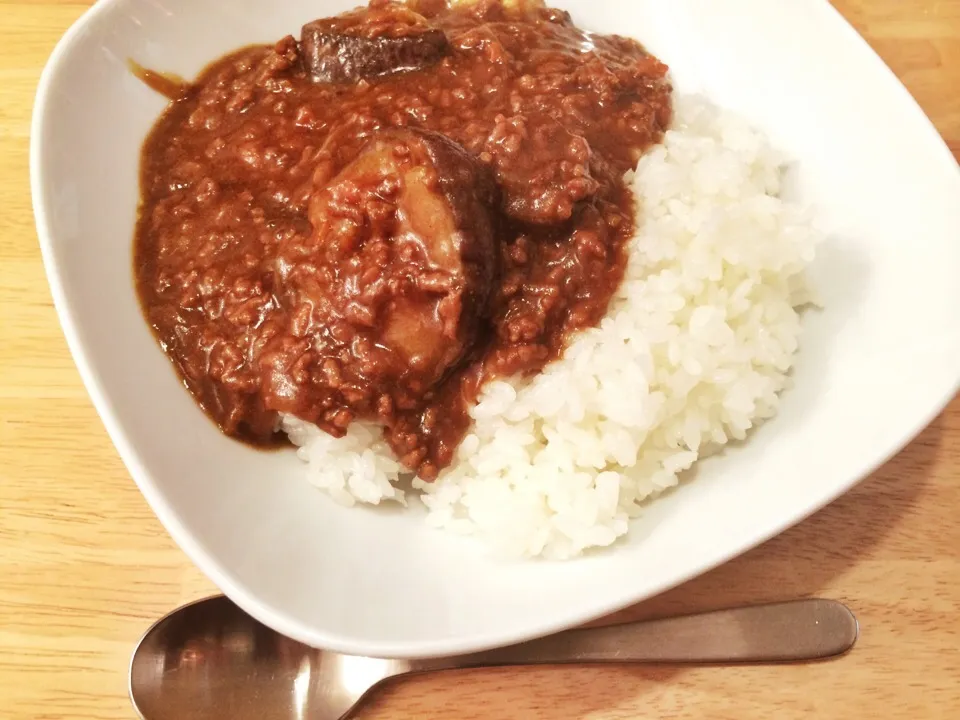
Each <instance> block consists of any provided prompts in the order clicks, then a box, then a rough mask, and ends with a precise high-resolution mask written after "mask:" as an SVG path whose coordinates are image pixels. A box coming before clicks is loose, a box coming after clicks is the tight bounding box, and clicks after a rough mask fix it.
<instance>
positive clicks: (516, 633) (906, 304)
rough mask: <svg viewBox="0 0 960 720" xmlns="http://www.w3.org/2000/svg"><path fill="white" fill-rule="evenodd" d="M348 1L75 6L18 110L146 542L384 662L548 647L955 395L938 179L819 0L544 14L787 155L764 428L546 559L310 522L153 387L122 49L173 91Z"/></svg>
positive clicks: (704, 564)
mask: <svg viewBox="0 0 960 720" xmlns="http://www.w3.org/2000/svg"><path fill="white" fill-rule="evenodd" d="M353 4H356V0H287V1H286V2H282V3H275V2H268V1H267V0H231V2H224V1H223V0H101V2H99V3H98V4H97V5H96V6H95V7H94V8H93V9H92V10H91V11H90V12H89V13H88V14H87V15H86V16H84V18H83V19H82V20H81V21H80V22H79V23H77V25H76V26H75V27H74V28H73V29H71V30H70V32H69V33H68V34H67V35H66V37H65V38H64V39H63V41H62V42H61V43H60V45H59V46H58V47H57V49H56V51H55V52H54V54H53V57H52V58H51V60H50V63H49V65H48V66H47V68H46V71H45V72H44V74H43V78H42V81H41V83H40V89H39V93H38V98H37V104H36V110H35V116H34V126H33V145H32V158H31V160H32V165H31V170H32V179H33V193H34V203H35V210H36V218H37V227H38V231H39V236H40V242H41V245H42V248H43V255H44V260H45V262H46V266H47V272H48V276H49V280H50V285H51V287H52V290H53V295H54V298H55V300H56V306H57V309H58V311H59V313H60V319H61V322H62V324H63V327H64V331H65V333H66V336H67V340H68V341H69V344H70V348H71V350H72V352H73V355H74V357H75V359H76V362H77V365H78V366H79V368H80V372H81V374H82V376H83V379H84V382H85V383H86V386H87V388H88V390H89V392H90V394H91V396H92V398H93V401H94V403H95V404H96V406H97V409H98V410H99V412H100V415H101V417H102V418H103V422H104V424H105V425H106V427H107V429H108V431H109V433H110V436H111V437H112V439H113V441H114V443H115V444H116V446H117V448H118V450H119V451H120V454H121V455H122V457H123V459H124V461H125V462H126V465H127V467H128V468H129V469H130V472H131V474H132V475H133V477H134V478H135V479H136V481H137V483H138V485H139V486H140V488H141V490H142V491H143V493H144V495H145V496H146V498H147V500H148V501H149V502H150V505H151V506H152V507H153V509H154V510H155V511H156V513H157V515H158V516H159V517H160V520H161V521H162V522H163V524H164V525H165V526H166V528H167V529H168V530H169V532H170V534H171V535H172V536H173V537H174V539H175V540H176V541H177V542H178V543H179V544H180V545H181V547H183V549H184V550H185V551H186V552H187V554H188V555H189V556H190V557H191V558H192V559H193V561H194V562H196V563H197V565H199V566H200V567H201V568H202V569H203V570H204V572H206V573H207V574H208V575H209V576H210V577H211V578H212V579H213V581H214V582H215V583H217V585H219V586H220V587H221V588H222V589H223V590H224V591H225V592H226V593H227V594H228V595H229V596H230V597H231V598H233V599H234V600H235V601H236V602H237V603H239V604H240V605H241V606H242V607H243V608H244V609H245V610H247V611H248V612H250V613H251V614H253V615H254V616H256V617H257V618H259V619H260V620H262V621H263V622H265V623H267V624H269V625H271V626H273V627H274V628H276V629H277V630H279V631H281V632H283V633H285V634H287V635H290V636H292V637H294V638H296V639H298V640H301V641H304V642H307V643H310V644H313V645H317V646H324V647H328V648H333V649H336V650H341V651H346V652H353V653H360V654H368V655H392V656H415V655H434V654H446V653H452V652H460V651H469V650H474V649H478V648H483V647H488V646H493V645H498V644H503V643H507V642H512V641H517V640H521V639H525V638H529V637H531V636H535V635H540V634H544V633H548V632H552V631H555V630H558V629H561V628H563V627H565V626H569V625H573V624H575V623H579V622H581V621H585V620H588V619H591V618H593V617H595V616H599V615H602V614H604V613H607V612H610V611H614V610H617V609H619V608H621V607H623V606H625V605H628V604H630V603H633V602H636V601H639V600H642V599H644V598H647V597H649V596H651V595H654V594H656V593H659V592H661V591H663V590H666V589H667V588H670V587H671V586H674V585H677V584H678V583H680V582H682V581H684V580H687V579H689V578H691V577H693V576H695V575H697V574H699V573H702V572H704V571H706V570H708V569H710V568H712V567H714V566H715V565H717V564H719V563H722V562H724V561H726V560H728V559H730V558H732V557H733V556H735V555H737V554H739V553H742V552H744V551H745V550H747V549H748V548H750V547H752V546H754V545H756V544H758V543H760V542H762V541H763V540H765V539H767V538H769V537H771V536H773V535H775V534H777V533H779V532H781V531H782V530H784V529H785V528H787V527H788V526H790V525H792V524H793V523H796V522H797V521H799V520H801V519H802V518H804V517H806V516H807V515H809V514H810V513H812V512H814V511H815V510H817V509H819V508H821V507H822V506H824V505H825V504H827V503H828V502H830V501H831V500H833V499H834V498H836V497H837V496H838V495H840V494H841V493H843V492H845V491H846V490H848V489H849V488H850V487H851V486H852V485H853V484H854V483H856V482H857V481H858V480H859V479H860V478H862V477H864V476H865V475H866V474H867V473H869V472H870V471H871V470H873V469H874V468H875V467H877V466H878V465H879V464H880V463H882V462H884V461H885V460H886V459H887V458H888V457H890V456H891V455H892V454H893V453H895V452H897V451H898V450H899V449H900V448H901V447H902V446H903V445H904V444H906V443H907V442H908V441H909V440H910V439H911V438H913V437H914V435H915V434H916V433H918V432H919V431H920V430H921V428H923V426H924V425H926V424H927V423H928V422H929V421H930V420H931V419H932V418H933V417H934V416H935V415H936V414H937V413H938V412H939V411H940V410H941V409H942V408H943V406H944V405H945V403H946V402H947V401H948V400H949V399H950V398H951V397H952V396H953V395H954V393H955V392H956V389H957V385H958V377H960V324H958V323H957V321H956V319H955V317H954V315H953V314H954V313H955V312H956V309H957V308H958V307H960V284H958V283H957V282H956V275H957V272H958V270H960V173H958V168H957V165H956V163H955V161H954V159H953V158H952V157H951V155H950V153H949V152H948V150H947V149H946V147H945V146H944V144H943V142H942V141H941V139H940V138H939V136H938V135H937V133H936V131H935V130H934V129H933V127H932V126H931V125H930V123H929V122H928V121H927V120H926V118H925V117H924V116H923V114H922V112H921V111H920V110H919V108H918V107H917V106H916V104H915V103H914V102H913V100H912V99H911V98H910V96H909V95H908V94H907V92H906V91H905V90H904V88H903V87H902V86H901V85H900V84H899V83H898V82H897V80H896V79H895V78H894V76H893V75H892V74H891V73H890V72H889V71H888V70H887V68H885V67H884V65H883V64H882V63H881V62H880V60H879V59H878V58H877V57H876V56H875V55H873V53H871V52H870V50H869V49H868V47H867V46H866V45H865V44H864V43H863V42H862V40H861V39H860V38H859V37H858V36H857V35H856V33H855V32H854V31H853V30H852V29H851V28H850V27H849V26H848V25H847V24H846V23H844V22H843V20H842V19H841V18H840V17H839V16H838V15H837V14H836V12H835V11H834V10H833V9H832V8H831V7H830V5H828V4H827V2H825V0H779V1H777V0H726V2H723V3H716V2H703V0H670V2H664V1H663V0H631V2H629V3H628V2H622V1H621V0H555V4H556V5H558V6H560V7H565V8H567V9H569V10H571V11H572V12H573V14H574V17H575V19H576V20H577V22H578V23H579V24H580V25H581V26H585V27H587V28H589V29H593V30H597V31H606V32H613V31H616V32H620V33H623V34H630V35H634V36H635V37H637V38H638V39H640V40H641V41H642V42H644V43H645V44H646V45H647V46H648V47H649V48H650V49H651V50H652V51H653V52H655V53H656V54H657V55H659V56H660V57H661V58H662V59H663V60H664V61H665V62H667V63H668V64H669V65H671V67H672V69H673V76H674V79H675V81H676V84H677V86H678V89H680V90H683V91H704V92H705V93H707V94H708V95H709V96H710V97H711V98H712V99H714V100H715V101H716V102H718V103H720V104H722V105H725V106H728V107H730V108H733V109H735V110H739V111H741V112H743V113H745V114H746V115H747V116H749V117H750V118H752V120H753V121H755V123H756V124H757V125H759V126H760V127H762V128H763V129H765V130H766V131H767V132H769V133H770V134H771V135H772V136H773V138H774V139H775V141H776V143H777V144H779V145H780V146H781V147H782V148H784V149H785V150H786V151H788V152H789V153H790V154H792V155H793V156H794V157H795V158H797V159H798V160H799V161H800V170H799V191H800V192H801V193H802V195H803V198H804V199H805V200H809V201H812V202H813V203H815V204H816V205H817V206H818V208H819V217H820V218H821V219H822V220H823V222H824V223H825V224H826V225H827V226H828V227H830V228H833V229H834V230H835V233H834V236H833V237H832V238H831V240H830V242H829V244H828V245H827V246H826V247H825V248H824V249H823V251H822V253H821V256H820V258H819V260H818V262H817V265H816V268H815V272H814V276H815V277H814V280H815V282H816V283H817V284H818V285H819V287H820V289H821V291H822V295H823V299H824V301H825V303H826V310H825V311H824V312H822V313H820V314H814V315H810V316H808V317H807V320H806V327H807V332H806V334H805V336H804V338H803V351H802V356H801V358H800V361H799V365H798V367H797V371H796V389H795V390H794V391H793V392H791V393H790V394H789V395H788V396H787V397H786V400H785V402H784V404H783V412H782V414H781V415H780V417H779V418H778V419H777V420H776V421H775V422H773V423H771V424H769V425H767V426H766V427H764V428H763V429H762V430H761V431H760V432H759V433H758V434H757V435H755V436H754V437H753V439H752V441H751V442H750V443H748V444H747V445H746V446H745V447H743V448H742V449H739V450H737V451H734V452H730V453H728V454H727V455H725V456H724V457H723V458H721V459H718V460H715V461H711V462H708V463H707V464H705V465H704V466H703V467H702V470H701V472H699V474H698V477H697V479H696V481H695V482H691V483H689V484H687V485H686V486H684V487H682V488H681V489H680V490H679V491H678V492H676V493H673V494H671V495H670V496H669V497H666V498H664V499H663V500H661V501H659V502H657V503H656V504H655V505H653V506H652V508H651V509H650V511H649V512H648V513H647V514H646V515H645V516H644V517H643V518H642V519H641V520H639V521H638V522H636V524H635V527H634V528H633V531H632V533H631V535H630V538H629V541H628V542H626V543H624V544H622V545H620V546H618V547H616V548H615V549H613V550H612V551H610V552H604V553H600V554H597V555H594V556H591V557H589V558H588V559H584V560H580V561H576V562H571V563H563V564H552V563H545V562H539V563H519V562H518V563H511V562H501V561H497V560H494V559H491V558H490V557H487V556H486V555H484V554H483V552H482V550H481V549H479V548H478V547H477V546H476V545H474V544H473V543H472V542H471V541H468V540H461V539H457V538H454V537H451V536H450V535H448V534H443V533H440V532H437V531H434V530H430V529H428V528H427V527H426V526H425V525H424V524H423V523H422V522H421V518H420V517H419V516H417V515H416V513H408V512H401V511H386V512H377V511H370V510H347V509H344V508H341V507H338V506H336V505H335V504H334V503H333V502H331V501H330V500H329V499H328V498H327V497H325V496H323V495H321V494H320V493H318V492H317V491H315V490H313V489H312V488H311V487H309V486H308V485H307V483H306V482H305V481H304V479H303V471H302V468H301V467H300V466H299V464H298V463H297V461H296V460H295V458H294V455H293V454H292V453H290V454H281V455H268V454H258V453H256V452H254V451H251V450H249V449H247V448H245V447H243V446H242V445H240V444H237V443H235V442H232V441H230V440H228V439H226V438H224V437H222V436H221V435H220V434H219V433H218V431H217V430H216V429H215V428H214V426H213V425H212V424H211V423H210V422H209V421H208V420H207V419H206V418H205V417H204V416H203V415H202V414H201V412H200V411H199V410H198V409H197V408H196V407H195V406H194V403H193V401H192V400H191V399H190V397H189V396H188V395H187V393H186V392H185V391H184V390H183V389H182V388H181V387H180V385H179V384H178V381H177V378H176V377H175V375H174V373H173V371H172V370H171V368H170V365H169V363H168V362H167V360H166V359H165V358H164V356H163V355H162V353H161V352H160V350H159V348H158V347H157V344H156V342H155V341H154V339H153V337H152V336H151V334H150V332H149V330H148V329H147V326H146V324H145V323H144V321H143V318H142V317H141V315H140V311H139V308H138V304H137V299H136V296H135V293H134V287H133V283H132V271H131V266H132V259H131V244H132V233H133V226H134V219H135V213H136V207H137V197H138V187H137V180H138V174H137V166H138V160H139V151H140V145H141V142H142V140H143V138H144V136H145V134H146V132H147V130H148V129H149V128H150V126H151V124H152V122H153V121H154V120H155V119H156V117H157V115H158V114H159V113H160V111H161V110H162V109H163V106H164V102H163V101H162V100H161V99H160V98H159V97H157V96H156V95H154V94H153V93H151V92H150V91H149V90H148V89H147V88H146V87H144V86H143V85H142V84H141V83H140V82H139V81H138V80H136V79H135V78H134V77H133V76H132V75H131V74H130V73H129V71H128V69H127V65H126V62H127V59H128V58H134V59H136V60H137V61H139V62H140V63H141V64H143V65H145V66H147V67H150V68H154V69H158V70H164V71H171V72H175V73H179V74H181V75H184V76H187V77H192V76H193V75H195V73H196V72H197V71H198V70H199V69H200V68H201V67H202V66H204V65H205V64H206V63H208V62H209V61H212V60H213V59H215V58H216V57H218V56H219V55H221V54H223V53H225V52H226V51H229V50H231V49H234V48H236V47H238V46H241V45H244V44H247V43H252V42H269V41H273V40H276V39H278V38H280V37H281V36H283V35H285V34H287V33H294V34H296V33H297V32H298V29H299V27H300V25H301V24H302V23H303V22H304V21H307V20H310V19H312V18H314V17H316V16H319V15H328V14H333V13H335V12H339V11H341V10H344V9H346V8H347V7H349V6H351V5H353ZM69 482H70V481H69V478H66V479H64V483H65V484H64V492H69ZM841 550H851V551H852V550H853V548H841Z"/></svg>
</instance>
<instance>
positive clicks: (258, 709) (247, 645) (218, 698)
mask: <svg viewBox="0 0 960 720" xmlns="http://www.w3.org/2000/svg"><path fill="white" fill-rule="evenodd" d="M857 634H858V627H857V621H856V618H854V616H853V613H851V612H850V610H848V609H847V608H846V607H845V606H844V605H842V604H840V603H838V602H835V601H832V600H798V601H794V602H787V603H778V604H774V605H759V606H756V607H747V608H740V609H735V610H721V611H718V612H711V613H705V614H701V615H691V616H687V617H680V618H673V619H667V620H654V621H650V622H641V623H633V624H629V625H618V626H610V627H604V628H591V629H581V630H571V631H569V632H564V633H560V634H559V635H553V636H551V637H547V638H544V639H542V640H534V641H532V642H527V643H524V644H522V645H516V646H513V647H508V648H503V649H500V650H493V651H490V652H481V653H476V654H473V655H467V656H461V657H452V658H443V659H437V660H378V659H374V658H360V657H351V656H347V655H340V654H338V653H332V652H326V651H323V650H314V649H311V648H308V647H306V646H305V645H301V644H300V643H298V642H295V641H293V640H290V639H288V638H285V637H283V636H282V635H278V634H277V633H275V632H274V631H273V630H270V629H269V628H267V627H265V626H264V625H261V624H260V623H259V622H257V621H256V620H254V619H253V618H251V617H250V616H249V615H247V614H246V613H244V612H243V611H242V610H240V609H239V608H238V607H237V606H236V605H234V604H233V603H232V602H230V601H229V600H228V599H226V598H225V597H215V598H210V599H208V600H202V601H200V602H197V603H194V604H192V605H187V606H186V607H182V608H180V609H179V610H176V611H174V612H173V613H171V614H170V615H168V616H167V617H165V618H163V619H162V620H160V621H159V622H158V623H156V624H155V625H154V626H153V627H151V628H150V629H149V630H148V631H147V632H146V634H145V635H144V636H143V638H142V639H141V640H140V643H139V644H138V646H137V649H136V650H135V651H134V654H133V660H132V662H131V665H130V697H131V699H132V700H133V705H134V707H135V708H136V710H137V712H139V713H140V716H141V717H142V718H144V720H166V719H170V720H213V719H214V718H230V719H231V720H247V719H250V720H288V719H294V718H295V719H296V720H340V718H344V717H346V716H347V715H349V714H350V713H351V711H352V710H353V709H354V708H355V707H356V706H357V704H358V703H359V702H360V700H361V699H363V697H364V696H365V695H366V694H367V693H369V692H370V691H371V690H372V689H373V688H375V687H376V686H378V685H380V684H381V683H382V682H384V681H385V680H388V679H390V678H395V677H399V676H401V675H408V674H412V673H423V672H434V671H440V670H452V669H463V668H477V667H495V666H504V665H554V664H568V663H704V664H706V663H747V662H751V663H756V662H791V661H800V660H817V659H822V658H828V657H833V656H835V655H840V654H842V653H844V652H846V651H847V650H849V649H850V648H851V647H853V644H854V643H855V642H856V640H857Z"/></svg>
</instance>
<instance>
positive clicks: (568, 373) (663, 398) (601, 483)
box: [283, 97, 820, 559]
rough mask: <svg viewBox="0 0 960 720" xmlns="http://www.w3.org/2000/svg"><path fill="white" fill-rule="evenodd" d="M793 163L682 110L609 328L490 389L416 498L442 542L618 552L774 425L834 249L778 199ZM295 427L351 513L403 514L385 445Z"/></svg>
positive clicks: (373, 432)
mask: <svg viewBox="0 0 960 720" xmlns="http://www.w3.org/2000/svg"><path fill="white" fill-rule="evenodd" d="M783 160H784V158H782V157H781V156H780V155H779V154H778V153H777V152H776V151H774V150H773V149H772V148H771V147H770V145H769V143H768V141H767V140H766V138H765V137H764V136H763V135H762V134H761V133H759V132H757V131H755V130H753V129H752V128H750V127H749V126H748V125H747V124H746V123H744V122H743V120H741V119H740V118H739V117H737V116H735V115H732V114H730V113H728V112H725V111H721V110H719V109H718V108H716V107H714V106H712V105H711V104H709V103H708V102H707V101H705V100H703V99H701V98H690V97H686V98H684V97H680V98H677V101H676V117H675V122H674V127H673V129H672V130H671V131H670V132H668V133H667V135H666V137H665V139H664V142H663V144H662V145H660V146H658V147H655V148H653V149H651V150H650V151H649V152H648V153H647V154H646V155H645V156H644V157H643V158H642V160H641V162H640V164H639V166H638V168H637V171H636V175H635V177H634V178H631V181H632V182H633V183H634V188H635V191H636V194H637V200H638V218H639V222H638V224H639V228H638V234H637V236H636V237H635V238H634V239H633V241H632V242H631V244H630V247H629V263H628V266H627V272H626V275H625V278H624V282H623V284H622V286H621V287H620V290H619V292H618V293H617V295H616V296H615V298H614V300H613V302H612V304H611V307H610V310H609V313H608V315H607V318H606V319H605V320H604V321H603V323H602V324H601V326H600V327H599V328H596V329H593V330H588V331H586V332H583V333H581V334H580V335H579V336H578V337H577V338H576V339H575V340H574V342H573V343H572V344H571V345H570V347H569V348H568V350H567V351H566V353H565V355H564V357H563V358H562V359H561V360H559V361H557V362H555V363H553V364H552V365H550V366H548V367H547V369H546V370H545V371H544V372H543V373H542V374H541V375H539V376H537V377H536V378H534V379H533V380H532V381H525V382H523V381H517V380H500V381H496V382H492V383H490V384H488V385H487V386H486V387H485V389H484V391H483V393H482V396H481V398H480V402H479V403H478V404H477V406H476V407H475V408H473V410H472V412H471V415H472V417H473V420H474V426H473V428H472V431H471V433H470V434H469V435H467V437H466V439H465V440H464V442H463V443H462V445H461V447H460V449H459V452H458V455H457V458H456V461H455V464H454V465H453V467H451V468H450V469H448V470H447V471H446V472H445V473H443V474H442V475H441V477H440V479H439V480H438V481H437V482H436V483H434V484H426V483H422V482H420V481H414V484H413V485H414V488H415V489H416V490H417V491H419V492H420V493H421V497H422V500H423V503H424V504H425V505H426V507H427V510H428V513H427V521H428V522H429V523H430V524H431V525H433V526H435V527H437V528H444V529H447V530H451V531H454V532H458V533H464V534H475V535H479V536H480V537H482V538H483V539H484V540H486V541H488V542H489V543H491V544H492V545H493V546H494V547H496V548H497V549H498V550H499V551H501V552H505V553H509V554H510V555H521V556H528V557H533V556H544V557H547V558H555V559H563V558H570V557H574V556H576V555H578V554H580V553H582V552H584V551H585V550H588V549H590V548H595V547H605V546H609V545H611V544H613V543H614V542H616V540H617V539H618V538H620V537H622V536H623V535H625V534H626V533H627V532H628V529H629V520H630V518H632V517H635V516H637V515H638V514H639V513H640V512H641V510H642V507H643V503H644V502H646V501H649V500H650V499H652V498H654V497H656V496H657V495H659V494H661V493H663V492H664V491H665V490H667V489H669V488H671V487H674V486H675V485H677V483H678V482H679V479H680V477H681V475H682V473H684V472H685V471H687V470H689V469H690V468H691V467H692V466H693V464H694V463H695V462H696V461H697V460H698V459H700V458H702V457H704V456H705V455H708V454H710V453H713V452H716V451H717V450H718V449H719V448H721V447H722V446H723V445H725V444H726V443H727V442H729V441H730V440H742V439H744V438H746V436H747V434H748V432H749V431H750V430H751V429H752V428H754V427H755V426H756V425H757V424H758V423H761V422H763V421H764V420H767V419H769V418H771V417H773V416H774V415H775V413H776V411H777V404H778V393H780V392H781V391H782V390H783V389H784V388H785V387H786V386H787V383H788V375H789V372H790V369H791V366H792V363H793V360H794V356H795V354H796V352H797V348H798V338H799V335H800V330H801V324H800V316H799V314H798V309H799V308H801V307H802V306H803V305H805V304H806V303H808V302H809V300H810V297H809V295H808V292H807V289H806V287H805V285H804V282H803V274H804V270H805V268H806V267H807V266H808V264H809V263H810V262H811V261H812V260H813V256H814V250H815V247H816V244H817V242H818V241H819V239H820V236H819V234H818V233H817V231H816V230H815V229H814V227H813V225H812V224H811V222H810V220H809V218H808V216H807V214H806V213H804V212H803V211H802V210H801V209H800V208H798V207H796V206H794V205H792V204H790V203H789V202H785V201H784V200H782V199H780V198H779V197H778V195H779V192H780V182H781V176H782V169H783ZM283 427H284V430H285V431H286V432H287V433H288V434H289V436H290V438H291V440H292V441H293V442H294V443H295V444H296V445H298V446H299V448H300V449H299V455H300V457H301V459H303V460H304V461H305V462H307V463H308V469H307V473H308V477H309V479H310V481H311V482H312V483H313V484H315V485H316V486H317V487H319V488H321V489H323V490H325V491H326V492H328V493H330V494H331V495H332V496H333V497H334V499H336V500H337V501H339V502H342V503H344V504H347V505H352V504H354V503H356V502H360V503H369V504H379V503H380V502H383V501H385V500H393V501H400V502H404V500H405V496H404V492H403V491H402V490H401V489H400V488H398V487H397V483H398V482H399V481H400V480H401V474H402V469H401V467H400V466H399V465H398V463H397V462H396V460H395V459H394V458H393V456H392V454H391V452H390V450H389V448H388V447H387V445H386V443H384V442H383V441H382V439H381V438H380V434H379V430H378V429H377V428H375V427H371V426H366V425H363V424H359V423H355V424H354V425H353V426H352V428H351V430H350V432H349V434H348V435H347V436H346V437H345V438H341V439H335V438H332V437H330V436H329V435H326V434H325V433H323V432H321V431H320V430H319V429H317V428H316V427H314V426H312V425H308V424H306V423H302V422H300V421H298V420H296V419H295V418H289V417H288V418H285V419H284V423H283Z"/></svg>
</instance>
